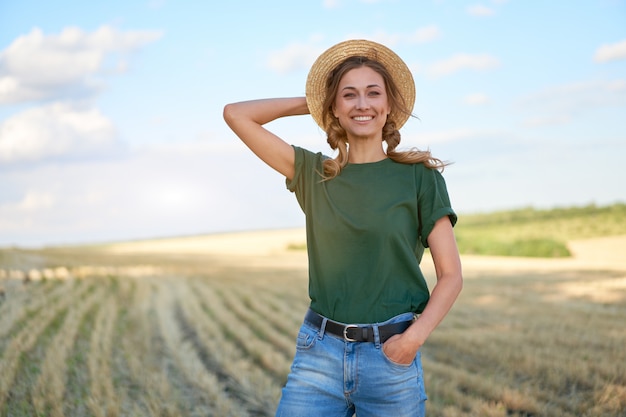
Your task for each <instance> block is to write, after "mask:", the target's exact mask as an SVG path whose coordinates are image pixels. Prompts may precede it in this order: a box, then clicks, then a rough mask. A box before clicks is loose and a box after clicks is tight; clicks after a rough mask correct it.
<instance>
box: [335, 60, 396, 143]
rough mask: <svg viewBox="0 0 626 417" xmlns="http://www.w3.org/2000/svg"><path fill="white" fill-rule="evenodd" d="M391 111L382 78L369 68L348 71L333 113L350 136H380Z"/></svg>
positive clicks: (341, 82) (338, 93)
mask: <svg viewBox="0 0 626 417" xmlns="http://www.w3.org/2000/svg"><path fill="white" fill-rule="evenodd" d="M390 111H391V107H390V105H389V101H388V100H387V90H386V89H385V81H384V80H383V77H382V76H381V75H380V74H379V73H377V72H376V71H374V70H373V69H371V68H369V67H365V66H363V67H359V68H355V69H352V70H350V71H348V72H347V73H346V74H345V75H344V76H343V78H342V79H341V81H340V82H339V88H338V90H337V96H336V97H335V105H334V108H333V114H334V115H335V117H336V118H337V119H339V124H340V125H341V127H343V128H344V129H345V130H346V133H347V134H348V140H349V139H351V138H380V139H381V140H382V130H383V126H385V123H386V122H387V116H388V115H389V113H390Z"/></svg>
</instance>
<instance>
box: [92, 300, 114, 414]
mask: <svg viewBox="0 0 626 417" xmlns="http://www.w3.org/2000/svg"><path fill="white" fill-rule="evenodd" d="M117 314H118V300H117V296H116V294H111V295H108V296H107V297H106V298H105V299H104V300H103V301H102V303H101V305H100V310H99V311H98V313H97V316H96V320H95V324H94V329H93V332H92V334H91V342H90V351H89V354H88V358H87V364H88V369H89V382H90V384H89V398H88V401H87V405H88V407H89V410H90V411H91V413H92V414H93V415H94V416H96V417H115V416H118V415H119V414H120V399H119V396H118V395H117V393H116V392H115V388H114V386H113V375H112V373H111V371H112V369H111V357H112V355H111V352H112V350H113V344H114V343H117V341H116V339H115V338H114V337H113V336H114V330H115V326H114V325H115V320H116V317H117Z"/></svg>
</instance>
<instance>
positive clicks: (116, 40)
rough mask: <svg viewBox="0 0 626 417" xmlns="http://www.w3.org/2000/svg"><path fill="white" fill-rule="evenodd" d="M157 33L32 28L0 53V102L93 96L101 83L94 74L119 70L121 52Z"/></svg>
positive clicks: (122, 60) (122, 58) (123, 66)
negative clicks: (46, 32) (55, 31)
mask: <svg viewBox="0 0 626 417" xmlns="http://www.w3.org/2000/svg"><path fill="white" fill-rule="evenodd" d="M160 36H161V34H160V33H159V32H151V31H127V32H121V31H118V30H116V29H114V28H112V27H110V26H102V27H100V28H99V29H97V30H96V31H94V32H91V33H87V32H84V31H82V30H81V29H79V28H75V27H67V28H65V29H63V30H62V31H61V33H59V34H53V35H44V33H43V32H42V30H41V29H38V28H35V29H33V30H32V31H31V32H30V33H28V34H26V35H23V36H20V37H18V38H17V39H15V40H14V41H13V43H11V45H9V46H8V47H7V48H6V49H5V50H3V51H1V52H0V104H2V103H5V104H7V103H8V104H11V103H20V102H25V101H39V100H46V99H50V98H53V99H55V98H56V99H58V98H71V97H76V96H79V97H80V96H89V95H92V94H94V93H95V92H96V91H98V89H99V88H101V85H102V83H103V81H102V80H101V79H99V78H98V76H99V75H100V76H101V75H103V74H106V73H110V72H113V73H116V72H120V71H124V70H125V69H126V67H127V65H128V64H127V62H126V60H125V55H127V54H129V53H132V52H133V51H135V50H136V49H138V48H140V47H141V46H143V45H145V44H147V43H149V42H153V41H155V40H156V39H158V38H159V37H160ZM111 62H113V63H112V64H111Z"/></svg>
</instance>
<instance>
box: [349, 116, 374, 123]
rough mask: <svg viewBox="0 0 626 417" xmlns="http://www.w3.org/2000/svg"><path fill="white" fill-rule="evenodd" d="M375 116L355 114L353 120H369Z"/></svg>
mask: <svg viewBox="0 0 626 417" xmlns="http://www.w3.org/2000/svg"><path fill="white" fill-rule="evenodd" d="M373 118H374V116H354V117H353V118H352V120H355V121H357V122H367V121H369V120H372V119H373Z"/></svg>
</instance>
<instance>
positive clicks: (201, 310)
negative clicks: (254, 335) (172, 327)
mask: <svg viewBox="0 0 626 417" xmlns="http://www.w3.org/2000/svg"><path fill="white" fill-rule="evenodd" d="M192 289H193V294H194V296H195V298H196V300H197V301H198V302H197V307H196V308H194V309H193V310H188V309H187V307H188V305H187V303H185V304H182V305H181V307H182V308H183V311H185V317H186V318H187V320H188V321H189V322H191V323H192V325H193V327H194V328H196V329H197V332H196V334H197V337H198V340H199V342H200V343H201V345H202V346H203V347H204V349H206V351H207V352H210V355H207V357H208V358H210V359H211V360H210V362H209V364H212V365H211V366H210V367H213V368H214V369H216V370H219V372H218V373H217V374H218V376H220V378H221V379H223V381H224V382H228V384H227V387H228V389H229V392H232V393H233V395H239V396H241V397H245V398H248V400H247V402H248V405H247V408H248V409H249V412H250V413H251V414H252V415H266V414H265V413H267V415H272V412H271V411H268V410H271V409H272V408H273V407H274V406H275V402H276V401H277V399H278V396H279V395H280V384H278V383H277V381H276V380H275V378H274V377H273V376H272V375H271V374H269V373H268V372H267V371H266V370H265V369H263V368H262V367H261V366H259V364H258V363H257V361H255V359H254V357H253V356H252V355H250V354H249V353H248V351H247V350H246V349H245V347H244V346H243V345H242V344H241V343H240V342H239V341H238V340H236V339H234V338H232V337H231V336H230V333H231V332H233V331H239V330H240V328H239V327H238V326H236V325H233V323H232V322H228V320H226V321H225V317H224V314H227V315H228V314H229V313H228V312H227V311H225V307H224V305H223V303H222V302H221V300H220V299H219V297H218V295H217V293H216V292H215V291H214V290H213V288H212V287H211V285H210V284H207V283H203V284H201V285H197V282H196V281H194V285H193V287H192ZM227 318H228V317H226V319H227ZM225 328H228V329H230V330H228V331H225V330H224V329H225ZM231 384H232V385H231Z"/></svg>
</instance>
